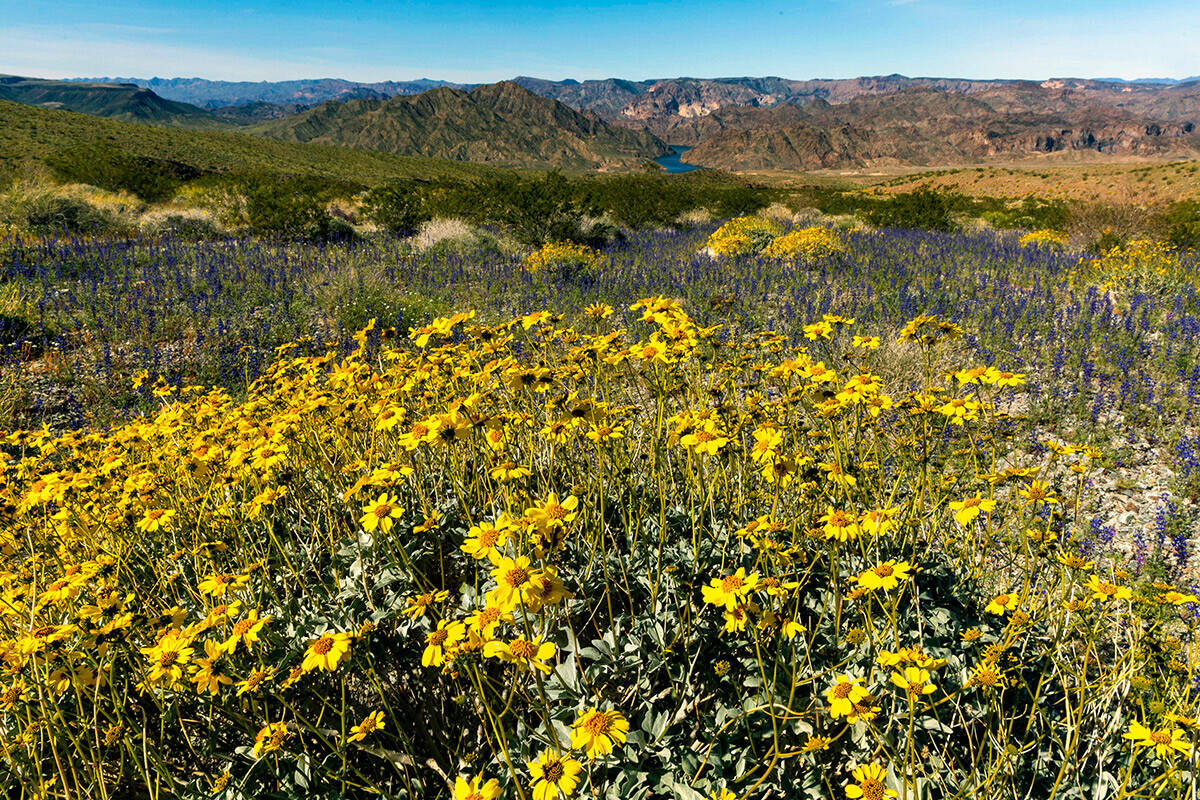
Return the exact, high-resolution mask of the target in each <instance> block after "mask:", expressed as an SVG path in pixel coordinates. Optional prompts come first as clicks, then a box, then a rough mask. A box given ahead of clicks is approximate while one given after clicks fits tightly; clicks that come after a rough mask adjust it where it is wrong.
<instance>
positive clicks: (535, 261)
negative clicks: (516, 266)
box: [521, 242, 602, 282]
mask: <svg viewBox="0 0 1200 800" xmlns="http://www.w3.org/2000/svg"><path fill="white" fill-rule="evenodd" d="M601 261H602V257H601V255H600V254H599V253H597V252H596V251H595V250H593V249H591V248H590V247H588V246H587V245H582V244H575V243H573V242H550V243H549V244H546V245H543V246H542V247H540V248H538V249H537V250H535V251H534V252H533V253H530V254H529V255H528V256H526V257H525V259H524V260H523V261H522V262H521V267H522V269H524V270H525V271H526V272H530V273H533V274H535V275H545V274H548V273H549V274H552V275H554V276H556V277H558V278H560V279H562V280H564V281H568V282H574V281H579V280H582V279H589V278H591V279H594V278H595V277H596V275H597V270H598V268H599V266H600V263H601Z"/></svg>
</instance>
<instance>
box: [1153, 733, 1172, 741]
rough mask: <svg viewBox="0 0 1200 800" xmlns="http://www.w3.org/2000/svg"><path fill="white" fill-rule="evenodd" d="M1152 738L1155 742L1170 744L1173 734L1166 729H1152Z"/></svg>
mask: <svg viewBox="0 0 1200 800" xmlns="http://www.w3.org/2000/svg"><path fill="white" fill-rule="evenodd" d="M1150 740H1151V741H1153V742H1154V743H1155V744H1170V743H1171V734H1169V733H1167V732H1166V731H1150Z"/></svg>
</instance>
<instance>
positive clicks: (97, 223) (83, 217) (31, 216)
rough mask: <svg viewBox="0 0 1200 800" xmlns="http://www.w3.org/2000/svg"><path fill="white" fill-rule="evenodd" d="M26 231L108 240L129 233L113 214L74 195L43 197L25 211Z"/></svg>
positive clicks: (47, 195) (121, 221)
mask: <svg viewBox="0 0 1200 800" xmlns="http://www.w3.org/2000/svg"><path fill="white" fill-rule="evenodd" d="M25 227H26V228H27V229H28V230H29V231H31V232H33V233H37V234H43V235H63V234H67V235H74V234H79V235H87V236H107V235H114V234H119V233H124V232H125V231H126V225H125V223H124V221H123V220H122V219H121V218H120V217H119V216H118V215H117V214H116V213H114V212H113V211H111V210H109V209H105V208H101V207H98V206H95V205H92V204H91V203H89V202H88V201H86V200H84V199H82V198H79V197H72V196H70V195H58V194H43V195H40V196H38V197H35V198H33V199H32V200H30V201H29V204H28V205H27V206H26V207H25Z"/></svg>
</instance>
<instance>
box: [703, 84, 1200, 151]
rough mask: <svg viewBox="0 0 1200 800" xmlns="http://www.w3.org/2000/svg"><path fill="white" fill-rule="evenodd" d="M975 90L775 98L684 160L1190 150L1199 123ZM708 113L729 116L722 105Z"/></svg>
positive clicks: (1198, 147) (1199, 141)
mask: <svg viewBox="0 0 1200 800" xmlns="http://www.w3.org/2000/svg"><path fill="white" fill-rule="evenodd" d="M985 96H986V94H985V93H982V92H981V93H967V94H957V93H953V92H947V91H944V90H941V89H936V88H919V87H918V88H909V89H906V90H903V91H901V92H898V93H895V94H889V95H877V94H876V95H862V96H860V97H858V98H856V99H854V100H851V101H850V102H847V103H844V104H841V105H830V104H828V103H824V102H821V103H814V104H810V105H809V106H808V107H807V108H805V109H800V108H796V107H794V106H791V107H787V106H781V107H779V108H777V109H774V110H770V111H767V112H766V117H765V118H764V116H763V115H762V114H761V113H760V114H758V115H757V116H755V117H754V120H755V124H754V125H753V126H741V127H737V126H730V127H728V128H727V129H725V130H722V131H721V132H719V133H716V134H713V135H711V136H707V137H705V138H704V139H703V140H702V141H700V143H699V144H697V145H696V146H695V147H693V148H692V149H691V150H689V151H688V153H687V154H686V156H685V158H686V160H687V161H689V162H690V163H694V164H700V165H703V166H709V167H720V168H723V169H732V170H769V169H822V168H831V167H847V166H862V165H867V164H910V165H935V164H950V163H972V162H978V161H984V160H989V159H997V158H999V159H1005V158H1019V157H1023V156H1027V155H1029V154H1033V153H1054V152H1061V151H1068V150H1076V151H1092V152H1095V153H1099V154H1104V155H1117V156H1163V155H1176V154H1178V155H1195V154H1197V153H1198V152H1200V129H1198V128H1197V126H1196V125H1195V124H1193V123H1191V122H1171V121H1166V120H1148V119H1147V118H1145V117H1143V116H1140V115H1138V114H1136V113H1133V112H1131V111H1127V110H1124V109H1120V108H1112V107H1104V106H1083V107H1078V108H1070V107H1069V106H1068V107H1067V108H1066V109H1065V110H1063V111H1057V112H1050V111H1040V110H1039V111H1027V110H1006V111H1001V110H997V108H995V107H994V106H993V105H991V104H990V103H988V102H985V101H984V100H983V99H982V98H983V97H985ZM997 104H998V105H1001V106H1002V107H1004V104H1003V103H997ZM1008 107H1009V108H1014V107H1013V106H1011V105H1010V106H1008ZM1017 108H1019V107H1017ZM712 116H719V117H725V118H728V117H729V116H730V114H729V111H728V110H727V109H722V110H720V111H717V112H714V113H713V115H712Z"/></svg>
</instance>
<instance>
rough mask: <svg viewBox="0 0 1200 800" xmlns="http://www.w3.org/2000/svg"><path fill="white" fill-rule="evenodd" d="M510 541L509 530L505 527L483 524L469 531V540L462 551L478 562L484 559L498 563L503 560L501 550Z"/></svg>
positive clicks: (488, 523)
mask: <svg viewBox="0 0 1200 800" xmlns="http://www.w3.org/2000/svg"><path fill="white" fill-rule="evenodd" d="M507 541H508V528H507V527H506V526H504V525H499V526H497V525H493V524H492V523H490V522H481V523H479V524H478V525H475V526H474V527H472V528H471V530H469V531H467V539H466V541H464V542H463V543H462V546H461V547H460V549H461V550H462V551H463V552H464V553H466V554H467V555H469V556H470V557H471V558H474V559H476V560H482V559H484V558H486V559H488V560H489V561H491V562H492V563H493V564H495V563H497V562H498V561H499V560H500V558H501V553H500V550H501V548H503V547H504V544H505V542H507Z"/></svg>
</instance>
